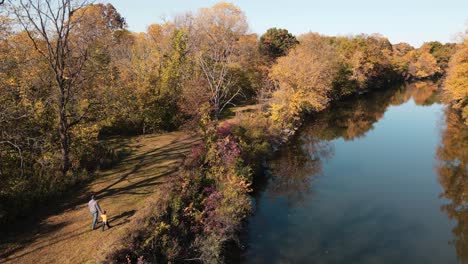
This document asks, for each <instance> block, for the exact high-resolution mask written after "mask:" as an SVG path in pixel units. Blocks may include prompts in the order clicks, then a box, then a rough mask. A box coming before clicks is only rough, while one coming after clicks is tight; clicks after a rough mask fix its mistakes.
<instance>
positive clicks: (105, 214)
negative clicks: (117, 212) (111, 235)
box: [101, 210, 111, 231]
mask: <svg viewBox="0 0 468 264" xmlns="http://www.w3.org/2000/svg"><path fill="white" fill-rule="evenodd" d="M101 218H102V231H104V227H105V226H107V229H109V228H111V226H110V225H109V222H108V221H107V213H106V210H104V213H102V214H101Z"/></svg>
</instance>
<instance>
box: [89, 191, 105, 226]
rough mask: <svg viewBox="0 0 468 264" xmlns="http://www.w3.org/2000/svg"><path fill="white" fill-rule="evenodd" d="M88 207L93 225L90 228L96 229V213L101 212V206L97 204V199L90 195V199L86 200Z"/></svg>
mask: <svg viewBox="0 0 468 264" xmlns="http://www.w3.org/2000/svg"><path fill="white" fill-rule="evenodd" d="M88 208H89V211H90V212H91V214H92V215H93V226H92V230H94V229H96V225H97V222H98V215H99V214H102V210H101V207H100V206H99V203H98V201H96V200H95V196H94V195H92V196H91V200H90V201H89V202H88Z"/></svg>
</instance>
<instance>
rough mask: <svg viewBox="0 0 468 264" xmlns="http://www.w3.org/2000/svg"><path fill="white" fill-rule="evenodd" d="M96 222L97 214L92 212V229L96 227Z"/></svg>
mask: <svg viewBox="0 0 468 264" xmlns="http://www.w3.org/2000/svg"><path fill="white" fill-rule="evenodd" d="M97 222H98V212H97V211H96V212H94V213H93V226H92V229H93V230H94V229H96V225H97Z"/></svg>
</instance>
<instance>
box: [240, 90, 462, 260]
mask: <svg viewBox="0 0 468 264" xmlns="http://www.w3.org/2000/svg"><path fill="white" fill-rule="evenodd" d="M436 90H437V86H436V85H435V84H433V83H413V84H411V85H407V86H405V87H400V88H395V89H390V90H385V91H377V92H372V93H370V94H367V95H362V96H360V97H356V98H349V99H347V100H345V101H342V102H338V103H336V104H335V105H332V106H331V107H330V108H329V109H328V110H326V111H324V112H322V113H320V114H318V115H316V116H314V117H312V118H310V120H308V121H307V122H306V124H305V125H304V126H303V127H302V128H301V130H300V133H299V134H298V135H297V137H296V138H295V139H294V140H293V141H291V143H290V144H289V145H287V146H284V147H283V148H282V150H281V151H280V152H279V153H278V154H277V155H276V157H275V158H273V159H272V160H270V161H269V162H268V167H269V169H268V170H267V172H266V174H267V176H265V179H263V182H257V183H256V185H257V186H256V189H257V191H256V193H255V194H254V210H255V212H254V215H253V216H252V217H251V218H250V220H249V223H248V228H247V231H246V234H245V237H246V238H245V240H246V241H247V242H246V243H245V244H246V245H247V247H246V250H245V252H244V254H243V257H242V262H243V263H360V264H365V263H392V264H393V263H468V173H467V170H468V169H467V168H468V165H467V163H468V131H467V127H464V126H463V125H462V123H461V121H460V120H459V118H458V116H457V115H456V114H455V113H453V112H451V111H450V110H448V109H447V107H446V106H445V105H443V104H441V103H439V98H438V95H437V93H436Z"/></svg>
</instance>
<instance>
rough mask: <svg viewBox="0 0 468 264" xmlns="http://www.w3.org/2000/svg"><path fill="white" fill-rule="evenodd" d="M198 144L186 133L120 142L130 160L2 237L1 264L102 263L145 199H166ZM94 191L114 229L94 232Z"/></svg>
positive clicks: (125, 160) (107, 171) (148, 136)
mask: <svg viewBox="0 0 468 264" xmlns="http://www.w3.org/2000/svg"><path fill="white" fill-rule="evenodd" d="M197 141H198V138H197V137H196V136H195V135H192V134H188V133H184V132H174V133H168V134H162V135H147V136H140V137H134V138H129V139H124V140H123V141H121V142H120V141H119V144H121V145H122V146H124V147H125V148H127V149H128V150H129V153H130V154H129V156H128V157H126V158H125V159H124V160H123V161H122V162H120V163H119V164H117V165H116V166H115V167H113V168H112V169H109V170H106V171H101V172H99V173H98V176H97V177H96V179H95V180H94V181H92V182H91V183H90V184H88V185H87V186H86V187H85V188H83V190H80V192H79V194H77V195H75V196H74V197H71V199H70V200H69V201H67V202H66V203H64V204H62V205H60V210H56V211H57V212H56V213H54V214H52V215H49V216H47V217H45V218H44V219H43V220H41V221H40V222H38V223H37V224H31V225H29V224H28V226H25V227H24V229H23V230H21V231H15V232H13V233H12V234H9V235H8V236H7V237H3V238H1V240H2V242H1V244H0V263H64V264H65V263H101V262H102V261H103V259H104V257H105V256H106V255H107V253H108V252H109V251H110V250H112V249H113V248H114V247H115V246H116V245H118V243H119V241H120V240H121V238H122V236H123V235H124V234H125V230H127V229H128V228H131V227H130V226H129V222H130V219H131V218H132V216H133V215H134V214H135V213H136V212H137V211H138V210H139V209H140V208H142V207H143V204H144V201H145V199H146V198H147V197H149V196H150V195H153V196H155V195H156V196H157V195H160V194H158V192H157V190H158V186H160V185H161V184H164V183H165V182H167V181H169V180H170V178H171V175H172V174H173V173H174V172H175V171H176V170H177V167H178V165H179V164H180V162H181V161H182V159H183V157H184V156H185V154H187V153H188V151H189V150H190V147H191V146H192V145H193V144H194V143H196V142H197ZM90 193H95V194H96V196H97V199H98V200H99V202H100V205H101V207H102V209H103V210H106V211H107V214H108V217H109V219H110V225H111V226H112V228H111V229H109V230H107V229H106V231H104V232H101V230H100V229H97V230H94V231H92V230H91V223H92V216H91V214H90V212H89V210H88V208H87V202H88V200H89V194H90ZM155 198H157V197H155Z"/></svg>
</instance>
